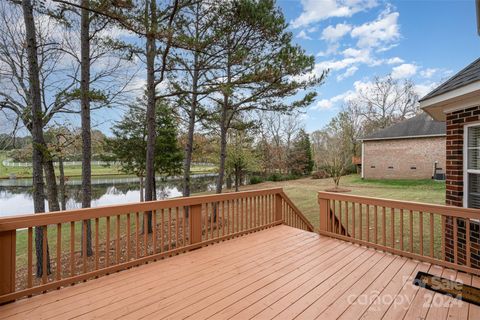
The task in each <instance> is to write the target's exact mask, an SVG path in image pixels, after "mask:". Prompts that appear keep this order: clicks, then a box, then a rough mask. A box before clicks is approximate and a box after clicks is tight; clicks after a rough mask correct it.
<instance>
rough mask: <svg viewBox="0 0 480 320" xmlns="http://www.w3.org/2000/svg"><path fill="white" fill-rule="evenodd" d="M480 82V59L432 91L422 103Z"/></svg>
mask: <svg viewBox="0 0 480 320" xmlns="http://www.w3.org/2000/svg"><path fill="white" fill-rule="evenodd" d="M479 80H480V58H478V59H477V60H475V61H473V62H472V63H470V64H469V65H468V66H466V67H465V68H463V69H462V70H460V71H459V72H458V73H457V74H455V75H454V76H453V77H451V78H450V79H448V80H447V81H445V82H444V83H442V84H441V85H440V86H438V87H437V88H435V89H434V90H432V91H431V92H430V93H428V94H427V95H426V96H424V97H423V98H422V99H420V101H424V100H427V99H430V98H433V97H436V96H439V95H441V94H444V93H447V92H449V91H452V90H455V89H458V88H460V87H463V86H466V85H467V84H470V83H472V82H475V81H479Z"/></svg>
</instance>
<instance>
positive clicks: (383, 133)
mask: <svg viewBox="0 0 480 320" xmlns="http://www.w3.org/2000/svg"><path fill="white" fill-rule="evenodd" d="M445 139H446V138H445V122H441V121H435V120H433V119H432V118H431V117H430V116H429V115H427V114H425V113H422V114H420V115H417V116H415V117H413V118H410V119H407V120H405V121H402V122H400V123H397V124H395V125H393V126H390V127H388V128H385V129H382V130H380V131H377V132H375V133H374V134H372V135H369V136H367V137H365V138H363V139H362V178H366V179H430V178H432V177H433V176H434V175H435V173H437V177H438V176H442V173H444V170H445Z"/></svg>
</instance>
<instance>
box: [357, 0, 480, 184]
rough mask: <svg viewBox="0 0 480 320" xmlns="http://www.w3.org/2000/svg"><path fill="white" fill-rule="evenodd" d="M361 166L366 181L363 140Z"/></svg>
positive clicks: (362, 175) (363, 144)
mask: <svg viewBox="0 0 480 320" xmlns="http://www.w3.org/2000/svg"><path fill="white" fill-rule="evenodd" d="M479 1H480V0H479ZM361 166H362V173H361V177H362V179H364V178H365V173H364V172H365V143H364V142H363V140H362V163H361Z"/></svg>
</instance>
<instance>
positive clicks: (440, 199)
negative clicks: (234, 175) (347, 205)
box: [242, 175, 445, 228]
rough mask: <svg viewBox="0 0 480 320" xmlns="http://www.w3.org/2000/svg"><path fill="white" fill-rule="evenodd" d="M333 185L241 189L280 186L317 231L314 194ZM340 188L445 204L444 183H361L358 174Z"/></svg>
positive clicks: (310, 182) (293, 183)
mask: <svg viewBox="0 0 480 320" xmlns="http://www.w3.org/2000/svg"><path fill="white" fill-rule="evenodd" d="M333 186H334V185H333V182H332V180H331V179H311V178H304V179H298V180H290V181H280V182H263V183H259V184H255V185H249V186H245V187H243V188H242V190H253V189H262V188H277V187H281V188H283V189H284V191H285V193H286V194H287V195H288V196H289V197H290V199H291V200H292V201H293V203H295V205H296V206H297V207H298V208H299V209H300V210H301V211H302V212H303V214H304V215H305V216H306V217H307V218H308V220H310V222H311V223H312V224H313V225H314V226H315V227H316V228H318V222H319V211H318V210H319V209H318V203H317V192H318V191H323V190H325V189H328V188H332V187H333ZM340 187H342V188H348V189H350V190H352V191H351V192H349V194H355V195H361V196H369V197H377V198H386V199H396V200H407V201H417V202H426V203H435V204H444V203H445V183H444V182H437V181H432V180H430V179H428V180H362V179H361V178H360V177H359V176H358V175H350V176H346V177H343V178H342V180H340Z"/></svg>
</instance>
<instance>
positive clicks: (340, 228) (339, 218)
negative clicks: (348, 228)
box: [338, 201, 343, 234]
mask: <svg viewBox="0 0 480 320" xmlns="http://www.w3.org/2000/svg"><path fill="white" fill-rule="evenodd" d="M342 214H343V212H342V201H338V215H339V217H338V234H342V221H343V219H342V217H343V215H342Z"/></svg>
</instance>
